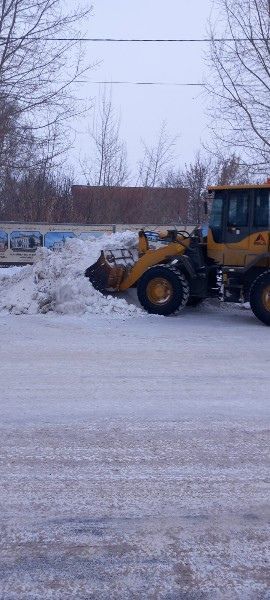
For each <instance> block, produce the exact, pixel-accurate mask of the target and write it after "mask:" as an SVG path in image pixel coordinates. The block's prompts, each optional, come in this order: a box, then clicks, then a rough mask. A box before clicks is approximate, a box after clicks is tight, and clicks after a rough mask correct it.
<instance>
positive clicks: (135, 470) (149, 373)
mask: <svg viewBox="0 0 270 600" xmlns="http://www.w3.org/2000/svg"><path fill="white" fill-rule="evenodd" d="M0 332H1V349H0V353H1V356H0V364H1V431H0V435H1V478H0V482H1V493H0V500H1V511H0V514H1V537H0V554H1V563H0V590H1V591H0V598H1V600H13V599H16V600H18V599H19V600H31V599H35V600H39V599H40V600H47V599H53V600H54V599H56V600H58V599H61V600H69V599H71V598H72V599H76V600H90V599H94V600H103V599H104V600H111V599H121V600H122V599H123V600H129V599H130V600H131V599H132V600H133V599H135V600H136V599H138V600H141V599H151V600H156V599H157V600H158V599H165V600H172V599H174V600H178V599H179V600H197V599H203V600H218V599H232V600H234V599H241V600H266V599H268V598H270V592H269V589H270V588H269V562H268V559H269V555H268V554H267V548H268V544H269V516H270V515H269V480H270V478H269V383H270V375H269V363H270V329H269V328H267V327H265V326H263V325H262V324H261V323H259V321H257V320H256V319H255V318H254V317H253V315H252V314H251V313H250V311H247V310H243V309H241V308H236V309H234V310H227V309H225V308H223V309H221V310H219V309H218V308H217V307H214V306H209V305H206V306H205V307H201V308H199V309H196V310H195V309H186V310H185V311H183V312H182V313H181V314H180V315H179V316H178V317H170V318H166V319H165V318H158V317H147V318H140V317H134V318H130V319H128V320H123V321H121V320H120V319H117V320H115V319H107V318H104V316H103V317H102V316H95V315H91V314H90V315H89V314H87V315H84V316H59V315H32V316H30V315H25V316H24V315H20V316H14V315H5V316H3V315H2V316H1V317H0Z"/></svg>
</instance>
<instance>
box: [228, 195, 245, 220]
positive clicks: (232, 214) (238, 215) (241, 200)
mask: <svg viewBox="0 0 270 600" xmlns="http://www.w3.org/2000/svg"><path fill="white" fill-rule="evenodd" d="M248 209H249V192H248V191H245V190H234V191H232V192H230V193H229V211H228V227H247V226H248Z"/></svg>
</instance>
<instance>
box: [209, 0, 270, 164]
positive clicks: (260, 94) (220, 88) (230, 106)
mask: <svg viewBox="0 0 270 600" xmlns="http://www.w3.org/2000/svg"><path fill="white" fill-rule="evenodd" d="M215 6H216V8H217V15H218V20H217V21H216V22H215V24H213V23H212V25H211V37H212V43H211V63H210V64H211V67H212V72H213V79H212V83H211V85H207V86H206V87H207V91H208V93H210V94H211V95H212V97H213V100H214V102H213V105H212V108H211V114H212V117H213V137H214V139H215V140H218V142H217V144H218V145H220V140H221V141H222V144H223V147H224V149H230V150H231V149H232V148H237V151H239V152H240V153H241V156H242V157H243V158H244V159H245V162H246V163H247V164H248V165H250V166H251V167H252V169H253V172H254V173H265V172H266V171H267V168H268V167H269V163H270V102H269V98H270V2H269V0H215ZM224 24H225V27H224ZM217 39H219V41H217Z"/></svg>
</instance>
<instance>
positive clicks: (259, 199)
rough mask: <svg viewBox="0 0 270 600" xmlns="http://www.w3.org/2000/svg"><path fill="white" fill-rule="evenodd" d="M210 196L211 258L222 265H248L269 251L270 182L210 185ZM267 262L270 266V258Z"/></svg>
mask: <svg viewBox="0 0 270 600" xmlns="http://www.w3.org/2000/svg"><path fill="white" fill-rule="evenodd" d="M208 197H209V200H210V205H211V211H210V218H209V229H208V237H207V253H208V256H209V258H211V259H214V260H215V262H217V263H219V264H222V265H226V266H239V267H244V266H247V265H248V264H250V263H251V262H253V261H254V260H256V259H257V258H258V255H260V256H261V255H267V254H269V252H270V182H268V183H265V184H262V185H243V186H216V187H210V188H208ZM263 260H264V258H263V257H262V261H263ZM264 262H266V266H267V261H266V260H265V261H264ZM262 266H264V263H263V262H262Z"/></svg>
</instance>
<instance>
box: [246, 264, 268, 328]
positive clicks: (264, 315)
mask: <svg viewBox="0 0 270 600" xmlns="http://www.w3.org/2000/svg"><path fill="white" fill-rule="evenodd" d="M250 306H251V309H252V311H253V312H254V315H255V316H256V317H257V319H260V321H262V322H263V323H264V324H265V325H270V271H266V272H265V273H262V275H259V277H257V279H255V281H254V282H253V284H252V286H251V288H250Z"/></svg>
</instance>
